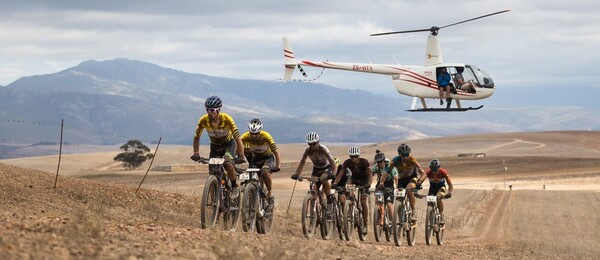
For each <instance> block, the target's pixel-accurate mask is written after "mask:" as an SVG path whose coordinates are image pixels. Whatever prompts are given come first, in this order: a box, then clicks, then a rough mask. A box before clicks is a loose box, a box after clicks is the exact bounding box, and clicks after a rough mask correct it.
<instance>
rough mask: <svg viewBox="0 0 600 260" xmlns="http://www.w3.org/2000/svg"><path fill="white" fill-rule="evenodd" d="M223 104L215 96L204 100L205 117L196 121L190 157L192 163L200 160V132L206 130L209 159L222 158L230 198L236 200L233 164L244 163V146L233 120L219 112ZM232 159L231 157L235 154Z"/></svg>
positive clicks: (238, 191) (237, 190)
mask: <svg viewBox="0 0 600 260" xmlns="http://www.w3.org/2000/svg"><path fill="white" fill-rule="evenodd" d="M222 105H223V102H222V101H221V99H220V98H219V97H217V96H211V97H209V98H207V99H206V102H205V103H204V106H205V108H206V115H204V116H202V117H200V119H198V126H197V127H196V133H195V134H194V144H193V147H194V154H193V155H192V156H191V157H190V158H191V159H192V160H194V161H198V160H200V158H201V157H200V152H199V151H200V137H201V136H202V130H204V129H206V133H207V134H208V138H209V139H210V155H209V156H210V157H211V158H212V157H221V156H222V157H223V158H224V159H225V163H224V164H223V166H224V167H225V170H227V175H228V176H229V179H230V180H231V188H232V190H231V198H237V197H238V196H239V195H240V190H239V188H238V184H237V181H236V172H235V169H234V166H233V164H232V163H231V162H232V161H234V163H236V164H240V163H244V146H243V143H242V138H241V137H240V132H239V130H238V128H237V126H236V125H235V122H234V121H233V118H231V116H229V115H228V114H226V113H222V112H221V106H222ZM236 152H237V157H236V158H234V157H233V155H234V154H236Z"/></svg>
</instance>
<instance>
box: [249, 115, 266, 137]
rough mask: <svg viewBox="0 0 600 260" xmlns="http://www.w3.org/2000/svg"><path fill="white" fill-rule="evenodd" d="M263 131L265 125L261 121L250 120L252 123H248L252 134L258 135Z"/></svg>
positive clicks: (256, 119)
mask: <svg viewBox="0 0 600 260" xmlns="http://www.w3.org/2000/svg"><path fill="white" fill-rule="evenodd" d="M262 129H263V124H262V122H260V120H259V119H258V118H254V119H252V120H250V123H248V130H249V131H250V133H252V134H258V133H260V131H262Z"/></svg>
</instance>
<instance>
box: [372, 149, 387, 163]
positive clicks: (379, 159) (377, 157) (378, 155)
mask: <svg viewBox="0 0 600 260" xmlns="http://www.w3.org/2000/svg"><path fill="white" fill-rule="evenodd" d="M374 159H375V162H377V163H378V162H383V161H384V160H385V154H383V153H382V152H378V153H376V154H375V158H374Z"/></svg>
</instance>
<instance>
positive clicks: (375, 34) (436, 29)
mask: <svg viewBox="0 0 600 260" xmlns="http://www.w3.org/2000/svg"><path fill="white" fill-rule="evenodd" d="M506 12H510V9H507V10H502V11H499V12H495V13H491V14H486V15H482V16H479V17H475V18H471V19H468V20H464V21H461V22H457V23H453V24H449V25H446V26H442V27H437V26H432V27H431V28H427V29H417V30H407V31H395V32H384V33H374V34H371V36H380V35H389V34H397V33H413V32H431V33H432V34H434V35H437V31H438V30H439V29H442V28H446V27H450V26H454V25H458V24H461V23H466V22H470V21H473V20H477V19H481V18H484V17H488V16H492V15H497V14H501V13H506Z"/></svg>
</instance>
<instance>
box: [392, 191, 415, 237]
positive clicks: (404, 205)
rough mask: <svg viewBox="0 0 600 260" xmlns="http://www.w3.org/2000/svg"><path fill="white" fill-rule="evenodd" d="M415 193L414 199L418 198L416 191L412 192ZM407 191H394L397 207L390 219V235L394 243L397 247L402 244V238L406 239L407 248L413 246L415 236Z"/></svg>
mask: <svg viewBox="0 0 600 260" xmlns="http://www.w3.org/2000/svg"><path fill="white" fill-rule="evenodd" d="M412 191H413V192H414V193H415V198H420V196H419V194H417V189H413V190H412ZM406 193H407V190H406V189H404V188H398V189H396V190H394V197H395V198H396V202H398V203H397V206H396V208H395V209H394V216H393V217H392V234H393V235H394V243H395V244H396V245H397V246H399V245H400V244H402V237H403V236H404V237H406V242H407V243H408V245H409V246H414V245H415V234H416V229H417V223H416V222H415V221H412V216H413V214H415V213H414V212H413V211H412V207H411V205H410V200H409V199H408V198H407V196H406V195H407V194H406Z"/></svg>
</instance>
